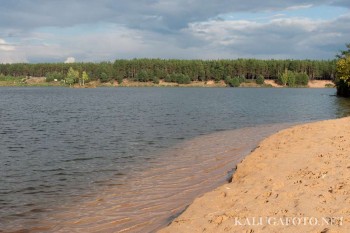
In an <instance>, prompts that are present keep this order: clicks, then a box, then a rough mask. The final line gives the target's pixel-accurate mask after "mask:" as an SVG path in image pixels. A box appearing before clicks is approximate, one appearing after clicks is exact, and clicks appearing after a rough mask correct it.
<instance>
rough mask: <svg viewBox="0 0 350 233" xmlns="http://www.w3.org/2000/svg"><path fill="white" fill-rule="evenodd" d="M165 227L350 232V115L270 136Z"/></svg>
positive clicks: (228, 230) (213, 229) (214, 229)
mask: <svg viewBox="0 0 350 233" xmlns="http://www.w3.org/2000/svg"><path fill="white" fill-rule="evenodd" d="M254 217H255V224H254V222H253V221H254ZM260 223H261V225H258V224H260ZM160 232H162V233H165V232H319V233H320V232H350V118H343V119H338V120H329V121H323V122H317V123H311V124H305V125H300V126H295V127H292V128H290V129H287V130H283V131H281V132H279V133H277V134H275V135H272V136H270V137H269V138H267V139H265V140H264V141H262V142H261V143H260V145H259V147H258V148H257V149H256V150H255V151H254V152H252V153H251V154H250V155H249V156H247V157H246V159H244V160H243V162H242V163H240V164H239V165H238V169H237V171H236V173H235V174H234V176H233V181H232V183H229V184H226V185H223V186H221V187H219V188H217V189H215V190H214V191H212V192H209V193H206V194H205V195H203V196H202V197H199V198H197V199H196V200H195V201H194V202H193V203H192V204H191V205H190V206H189V208H188V209H187V210H186V211H185V212H184V213H183V214H182V215H180V216H179V217H178V218H177V219H175V220H174V221H173V222H172V224H171V225H170V226H169V227H167V228H165V229H162V230H161V231H160Z"/></svg>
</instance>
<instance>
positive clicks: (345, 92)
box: [336, 79, 350, 97]
mask: <svg viewBox="0 0 350 233" xmlns="http://www.w3.org/2000/svg"><path fill="white" fill-rule="evenodd" d="M336 86H337V95H338V96H342V97H350V88H349V85H348V83H347V82H345V81H344V80H342V79H340V80H338V81H337V83H336Z"/></svg>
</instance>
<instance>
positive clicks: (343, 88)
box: [336, 54, 350, 97]
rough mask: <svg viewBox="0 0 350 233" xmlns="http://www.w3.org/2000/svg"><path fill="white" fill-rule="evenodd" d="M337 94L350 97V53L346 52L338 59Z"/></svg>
mask: <svg viewBox="0 0 350 233" xmlns="http://www.w3.org/2000/svg"><path fill="white" fill-rule="evenodd" d="M336 85H337V94H338V95H339V96H344V97H350V54H346V55H344V56H343V57H341V58H339V60H338V61H337V79H336Z"/></svg>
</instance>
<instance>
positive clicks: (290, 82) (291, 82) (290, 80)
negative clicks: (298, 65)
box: [287, 71, 296, 87]
mask: <svg viewBox="0 0 350 233" xmlns="http://www.w3.org/2000/svg"><path fill="white" fill-rule="evenodd" d="M287 76H288V81H287V85H288V86H289V87H295V76H296V73H294V72H291V71H288V75H287Z"/></svg>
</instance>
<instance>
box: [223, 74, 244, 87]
mask: <svg viewBox="0 0 350 233" xmlns="http://www.w3.org/2000/svg"><path fill="white" fill-rule="evenodd" d="M225 83H226V84H227V85H228V86H229V87H239V86H240V85H241V83H240V80H239V77H234V78H231V77H230V76H227V77H226V79H225Z"/></svg>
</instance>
